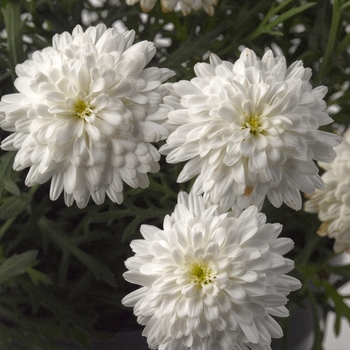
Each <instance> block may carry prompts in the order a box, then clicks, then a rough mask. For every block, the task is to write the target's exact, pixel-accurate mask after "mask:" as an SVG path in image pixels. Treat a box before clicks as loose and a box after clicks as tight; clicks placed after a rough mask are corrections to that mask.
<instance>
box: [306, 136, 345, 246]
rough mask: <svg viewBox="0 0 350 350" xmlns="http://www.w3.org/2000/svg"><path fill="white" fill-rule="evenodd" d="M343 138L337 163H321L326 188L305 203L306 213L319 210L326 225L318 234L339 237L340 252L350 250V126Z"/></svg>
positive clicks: (338, 151)
mask: <svg viewBox="0 0 350 350" xmlns="http://www.w3.org/2000/svg"><path fill="white" fill-rule="evenodd" d="M343 137H344V138H343V143H342V144H341V145H339V146H338V147H336V148H335V151H336V152H337V157H336V158H335V160H334V162H333V163H332V164H326V163H318V164H319V165H320V167H321V168H323V169H324V170H325V172H324V173H323V175H322V179H323V181H324V184H325V186H324V189H323V190H317V191H315V192H314V193H313V194H310V195H308V198H309V200H308V201H306V202H305V205H304V209H305V211H306V212H309V213H318V218H319V220H320V221H321V222H322V224H321V226H320V228H319V230H318V231H317V233H318V234H319V235H321V236H329V237H330V238H334V239H335V243H334V251H335V252H336V253H341V252H344V251H345V252H347V253H350V177H349V174H350V129H348V130H347V131H346V132H345V133H344V135H343Z"/></svg>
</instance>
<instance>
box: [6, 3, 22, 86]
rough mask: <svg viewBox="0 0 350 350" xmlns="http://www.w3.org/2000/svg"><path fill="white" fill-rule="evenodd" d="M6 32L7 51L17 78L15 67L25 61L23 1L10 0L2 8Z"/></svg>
mask: <svg viewBox="0 0 350 350" xmlns="http://www.w3.org/2000/svg"><path fill="white" fill-rule="evenodd" d="M1 11H2V14H3V17H4V22H5V27H6V32H7V51H8V54H9V66H10V70H11V74H12V79H13V80H15V78H16V73H15V67H16V65H17V64H18V63H21V62H23V61H24V51H23V43H22V28H23V21H22V20H21V2H20V1H19V0H11V1H8V2H7V4H6V6H4V7H3V8H2V9H1Z"/></svg>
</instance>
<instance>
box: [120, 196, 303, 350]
mask: <svg viewBox="0 0 350 350" xmlns="http://www.w3.org/2000/svg"><path fill="white" fill-rule="evenodd" d="M281 229H282V227H281V225H280V224H267V223H266V217H265V215H264V214H261V213H259V212H258V210H257V208H256V207H255V206H251V207H249V208H248V209H246V210H244V211H243V212H242V214H241V215H240V216H239V217H238V218H237V217H235V216H234V215H233V213H232V212H229V213H224V214H220V212H218V211H217V206H210V207H206V206H205V203H204V200H203V198H202V196H196V195H194V194H193V193H190V194H189V195H187V194H186V193H184V192H181V193H180V194H179V197H178V204H177V206H176V207H175V210H174V212H173V214H171V215H170V216H166V217H165V219H164V225H163V229H162V230H161V229H158V228H156V227H154V226H148V225H143V226H141V234H142V236H143V239H139V240H134V241H132V242H131V248H132V250H133V251H134V253H135V255H134V256H132V257H130V258H129V259H128V260H127V261H126V263H125V265H126V267H127V268H128V271H127V272H125V273H124V275H123V276H124V278H125V279H126V280H127V281H129V282H131V283H135V284H138V285H140V286H141V288H140V289H137V290H136V291H134V292H132V293H130V294H128V295H127V296H125V297H124V298H123V300H122V303H123V304H124V305H125V306H128V307H133V308H134V313H135V315H136V316H137V320H138V322H139V323H140V324H142V325H144V326H145V329H144V331H143V335H144V336H146V337H147V341H148V344H149V347H150V348H152V349H156V348H158V349H162V350H171V349H177V350H185V349H199V350H207V349H217V350H231V349H248V347H249V348H254V349H257V350H259V349H260V350H265V349H270V343H271V338H272V337H275V338H278V337H281V336H282V330H281V328H280V326H279V325H278V324H277V322H276V321H275V320H274V319H273V318H272V317H271V315H278V316H284V317H285V316H288V311H287V309H286V308H285V306H284V305H285V304H286V302H287V298H286V296H287V295H288V294H289V293H290V292H291V291H293V290H296V289H298V288H299V287H300V282H299V281H298V280H296V279H295V278H293V277H290V276H286V275H285V274H286V273H288V272H289V271H290V270H291V269H292V268H293V262H292V261H291V260H289V259H286V258H284V257H283V256H282V254H285V253H287V252H288V251H290V250H291V249H292V247H293V242H292V240H290V239H289V238H278V235H279V233H280V232H281Z"/></svg>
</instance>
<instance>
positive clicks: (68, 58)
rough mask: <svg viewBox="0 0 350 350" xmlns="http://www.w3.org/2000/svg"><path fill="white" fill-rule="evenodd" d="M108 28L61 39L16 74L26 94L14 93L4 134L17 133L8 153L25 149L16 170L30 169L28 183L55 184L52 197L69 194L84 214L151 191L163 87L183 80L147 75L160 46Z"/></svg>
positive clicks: (162, 134)
mask: <svg viewBox="0 0 350 350" xmlns="http://www.w3.org/2000/svg"><path fill="white" fill-rule="evenodd" d="M134 36H135V33H134V32H133V31H127V32H125V33H123V34H121V33H118V32H117V30H116V29H115V28H110V29H107V27H106V26H105V25H103V24H100V25H98V26H97V27H90V28H88V29H87V30H86V31H85V32H84V31H83V29H82V28H81V27H80V26H77V27H75V29H74V30H73V33H72V34H70V33H67V32H64V33H62V34H59V35H55V36H54V37H53V46H52V47H48V48H45V49H44V50H42V51H36V52H34V53H33V56H32V59H28V60H27V61H25V62H24V63H22V64H19V65H18V66H17V67H16V72H17V75H18V78H17V79H16V81H15V86H16V88H17V90H18V93H16V94H12V95H5V96H3V98H2V102H1V105H0V112H1V115H0V127H1V128H3V129H4V130H7V131H10V132H12V134H11V135H10V136H9V137H7V138H6V139H5V140H3V142H2V145H1V147H2V149H4V150H18V152H17V155H16V158H15V162H14V169H15V170H22V169H24V168H28V167H29V168H30V169H29V172H28V175H27V178H26V184H27V185H28V186H33V185H34V184H41V183H44V182H46V181H48V180H49V179H52V181H51V189H50V198H51V199H53V200H55V199H57V198H58V197H59V195H60V194H61V193H62V192H63V193H64V197H65V202H66V204H67V205H72V203H73V202H74V201H76V203H77V205H78V206H79V207H80V208H83V207H85V206H86V205H87V203H88V201H89V198H90V197H92V199H93V200H94V201H95V202H96V203H97V204H101V203H103V201H104V199H105V195H106V194H107V196H108V197H109V198H110V199H111V200H112V201H114V202H117V203H121V202H122V201H123V183H127V184H128V185H129V186H131V187H142V188H144V187H147V186H148V177H147V173H148V172H157V171H158V170H159V165H158V160H159V158H160V155H159V152H158V150H157V149H156V148H155V147H154V146H153V145H152V144H151V143H152V142H157V141H159V140H162V139H165V138H166V137H167V135H168V130H167V129H166V128H165V127H164V126H163V123H164V120H165V119H166V117H167V113H168V111H169V110H170V109H171V108H170V107H169V106H167V105H165V104H163V97H164V96H165V95H166V94H167V90H166V88H165V87H164V85H163V84H162V83H163V82H164V81H165V80H166V79H168V78H169V77H170V76H172V75H173V74H174V73H173V72H172V71H170V70H168V69H159V68H155V67H152V68H145V66H146V65H147V64H148V63H149V61H150V60H151V59H152V57H153V56H154V54H155V47H154V44H153V43H151V42H147V41H142V42H139V43H137V44H134V45H133V41H134Z"/></svg>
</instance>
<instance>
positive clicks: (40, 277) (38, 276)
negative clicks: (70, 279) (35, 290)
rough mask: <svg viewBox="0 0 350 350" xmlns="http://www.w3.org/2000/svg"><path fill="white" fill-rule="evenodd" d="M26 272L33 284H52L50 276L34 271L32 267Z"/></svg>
mask: <svg viewBox="0 0 350 350" xmlns="http://www.w3.org/2000/svg"><path fill="white" fill-rule="evenodd" d="M25 272H26V273H27V274H28V275H29V277H30V279H31V281H32V282H33V284H35V285H36V286H37V285H38V284H39V283H44V284H52V280H51V278H50V277H49V276H48V275H45V274H44V273H42V272H40V271H38V270H35V269H33V268H32V267H31V266H28V267H27V268H26V269H25Z"/></svg>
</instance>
